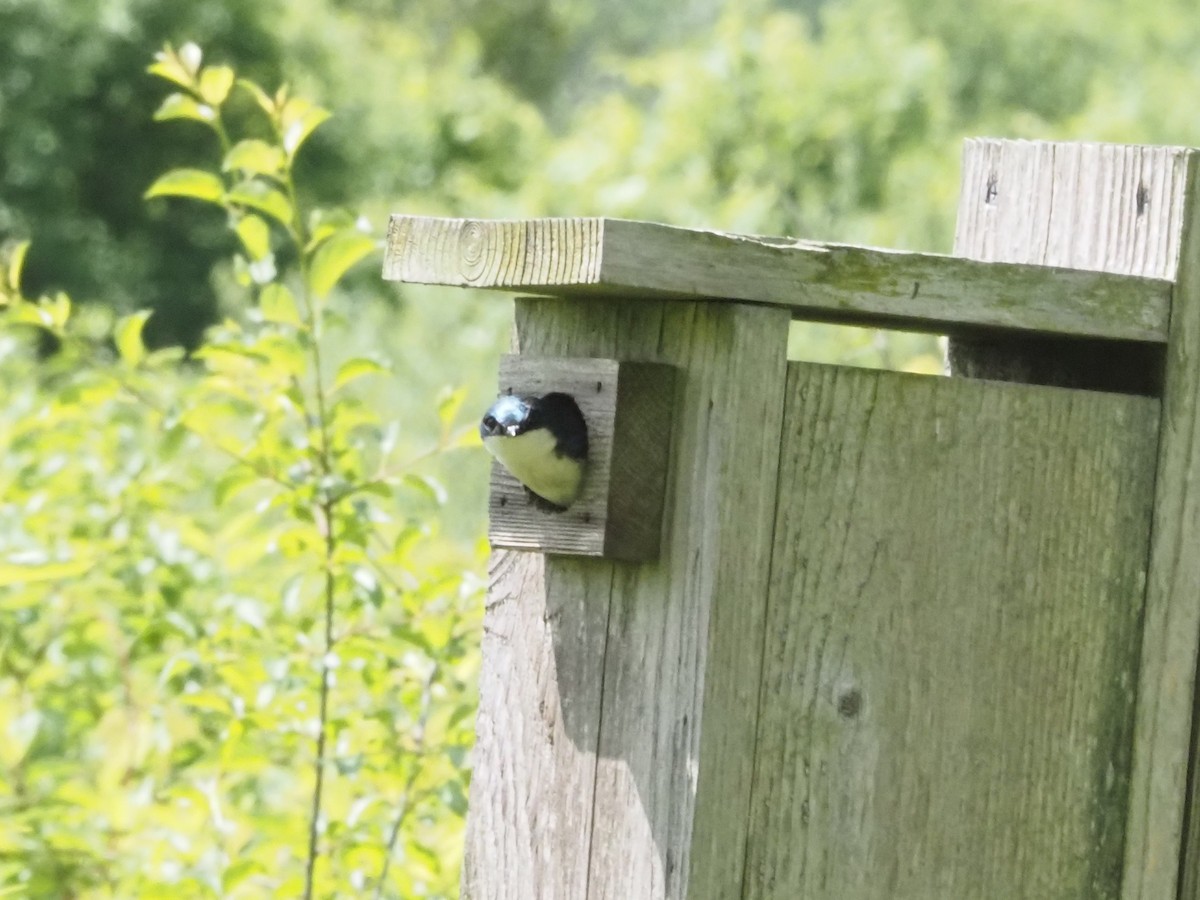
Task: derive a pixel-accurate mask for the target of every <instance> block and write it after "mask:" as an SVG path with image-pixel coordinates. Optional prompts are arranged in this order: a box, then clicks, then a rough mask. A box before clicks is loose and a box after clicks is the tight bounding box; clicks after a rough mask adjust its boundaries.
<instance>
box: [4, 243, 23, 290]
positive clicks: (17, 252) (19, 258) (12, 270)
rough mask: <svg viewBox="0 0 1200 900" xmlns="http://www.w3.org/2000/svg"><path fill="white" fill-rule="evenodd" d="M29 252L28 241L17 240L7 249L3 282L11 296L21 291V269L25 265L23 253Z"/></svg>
mask: <svg viewBox="0 0 1200 900" xmlns="http://www.w3.org/2000/svg"><path fill="white" fill-rule="evenodd" d="M28 252H29V241H18V242H17V243H16V244H14V245H13V247H12V248H11V249H10V250H9V251H8V254H7V256H8V259H7V264H6V265H5V267H4V268H5V272H4V282H5V287H6V288H7V290H8V292H9V293H10V294H11V295H13V296H19V295H20V293H21V271H22V269H23V267H24V265H25V254H26V253H28Z"/></svg>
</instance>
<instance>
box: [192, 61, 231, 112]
mask: <svg viewBox="0 0 1200 900" xmlns="http://www.w3.org/2000/svg"><path fill="white" fill-rule="evenodd" d="M233 77H234V76H233V69H231V68H229V66H209V67H208V68H206V69H205V70H204V71H203V72H201V73H200V96H201V97H203V98H204V99H205V101H206V102H208V103H211V104H212V105H213V106H220V105H221V104H222V103H224V102H225V98H226V97H228V96H229V89H230V88H232V87H233Z"/></svg>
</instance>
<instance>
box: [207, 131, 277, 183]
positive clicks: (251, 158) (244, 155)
mask: <svg viewBox="0 0 1200 900" xmlns="http://www.w3.org/2000/svg"><path fill="white" fill-rule="evenodd" d="M285 163H286V159H284V155H283V151H282V150H280V149H279V148H278V147H276V146H275V145H273V144H268V143H267V142H266V141H262V140H258V139H257V138H253V139H250V140H245V141H238V142H237V143H236V144H234V145H233V147H231V148H230V150H229V152H228V153H226V154H225V159H224V160H223V161H222V163H221V169H222V170H224V171H226V172H231V171H238V172H244V173H246V174H247V175H272V176H273V175H278V174H279V173H280V172H282V171H283V167H284V164H285Z"/></svg>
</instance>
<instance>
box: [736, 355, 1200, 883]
mask: <svg viewBox="0 0 1200 900" xmlns="http://www.w3.org/2000/svg"><path fill="white" fill-rule="evenodd" d="M1158 407H1159V404H1158V402H1157V401H1156V400H1153V399H1149V398H1144V397H1133V396H1124V395H1119V394H1099V393H1091V392H1084V391H1067V390H1061V389H1054V388H1037V387H1029V386H1025V385H1005V384H997V383H987V382H980V381H967V380H957V379H941V378H923V377H916V376H907V375H899V374H897V373H892V372H871V371H865V370H856V369H840V368H834V367H826V366H815V365H811V364H799V363H797V364H792V365H791V366H790V367H789V384H788V394H787V408H786V413H785V416H786V418H785V435H784V441H783V452H782V458H781V463H780V485H781V491H780V495H779V507H778V512H777V516H776V526H775V537H774V541H775V550H774V556H773V559H772V579H771V591H770V601H769V609H768V621H767V629H766V634H767V649H766V662H765V666H764V673H763V689H762V703H763V708H762V711H761V714H760V730H759V739H758V745H757V748H756V754H755V755H756V761H755V772H756V774H755V785H754V801H753V807H752V822H753V826H752V832H751V840H750V849H749V862H748V866H747V879H746V892H745V894H744V896H745V897H746V898H747V900H768V898H770V900H817V898H820V900H867V898H870V900H933V898H954V900H999V898H1037V900H1066V898H1072V900H1104V898H1116V897H1118V896H1119V895H1120V889H1121V855H1122V846H1123V839H1124V823H1125V814H1126V797H1127V786H1128V777H1129V770H1130V764H1131V763H1130V755H1131V747H1132V739H1131V738H1132V730H1133V718H1134V712H1133V692H1134V690H1135V687H1136V677H1137V667H1138V655H1139V645H1140V614H1141V608H1142V593H1143V588H1144V583H1143V578H1144V565H1145V558H1146V536H1147V534H1148V530H1149V524H1150V513H1151V493H1152V490H1153V478H1154V468H1155V456H1156V441H1157V435H1156V431H1157V425H1158ZM1098 436H1102V438H1098ZM1193 637H1194V635H1193ZM731 814H732V812H731Z"/></svg>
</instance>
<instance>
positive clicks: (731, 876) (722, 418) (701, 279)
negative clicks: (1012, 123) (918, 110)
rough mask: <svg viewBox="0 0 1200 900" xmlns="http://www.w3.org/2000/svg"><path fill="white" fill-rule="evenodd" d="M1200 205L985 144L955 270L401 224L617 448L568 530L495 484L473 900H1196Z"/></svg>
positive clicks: (920, 258) (1160, 153)
mask: <svg viewBox="0 0 1200 900" xmlns="http://www.w3.org/2000/svg"><path fill="white" fill-rule="evenodd" d="M1198 173H1200V152H1198V151H1194V150H1188V149H1181V148H1166V147H1126V146H1109V145H1096V144H1047V143H1026V142H1007V141H992V140H979V141H970V142H968V144H967V146H966V152H965V156H964V168H963V185H962V194H961V200H960V205H959V217H958V230H957V234H956V237H955V246H954V255H953V256H937V255H929V254H920V253H900V252H892V251H886V250H875V249H868V248H863V247H853V246H845V245H836V244H818V243H810V242H806V241H797V240H793V239H790V238H789V239H782V238H762V237H750V236H743V235H731V234H719V233H712V232H703V231H692V230H686V229H681V228H672V227H669V226H665V225H656V224H649V223H644V222H628V221H617V220H610V219H538V220H528V221H467V220H448V219H428V218H416V217H409V216H396V217H394V218H393V220H392V223H391V229H390V234H389V247H388V256H387V262H386V267H385V275H386V277H388V278H390V279H394V280H399V281H411V282H422V283H430V284H444V285H458V286H464V287H477V288H492V289H499V290H503V291H507V292H511V293H516V294H520V295H522V296H521V297H520V298H519V299H518V300H517V302H516V318H515V348H516V351H517V353H516V355H515V356H514V357H512V358H509V359H507V360H506V361H505V363H504V364H503V369H502V377H501V380H500V381H501V389H505V388H507V387H512V388H513V389H514V390H520V391H524V390H550V389H555V390H559V389H569V390H570V391H573V392H574V394H576V395H578V396H580V397H581V398H583V399H581V406H583V407H585V415H586V416H587V417H588V419H589V429H590V431H591V432H592V433H593V434H594V435H596V446H597V447H598V448H599V455H598V456H597V457H596V458H595V460H594V461H593V464H592V465H591V466H590V468H589V474H588V478H589V479H591V480H590V481H589V482H588V484H587V487H586V488H585V492H584V496H583V498H581V500H580V501H579V502H578V503H577V504H576V506H575V507H572V508H571V509H570V510H568V511H567V513H563V514H561V516H560V517H559V518H558V519H554V518H552V517H551V518H547V517H536V516H533V515H531V514H529V513H527V512H522V510H523V508H524V507H523V506H522V504H520V503H519V502H516V498H519V496H520V494H519V491H518V490H517V488H516V487H515V485H514V484H512V483H510V482H506V481H505V480H504V478H503V476H502V475H498V476H497V480H496V481H494V482H493V499H492V505H491V513H492V526H491V534H492V538H493V542H494V544H495V545H496V546H497V548H498V549H497V550H496V552H495V553H494V555H493V559H492V572H491V587H490V591H489V598H488V605H487V612H486V619H485V628H484V635H483V671H482V676H481V684H480V711H479V719H478V743H477V746H476V749H475V756H474V766H475V772H474V777H473V780H472V784H471V800H470V813H469V817H468V829H467V853H466V864H465V868H464V872H463V896H464V897H469V898H480V900H482V898H489V900H500V898H511V900H576V898H578V900H583V898H587V900H605V898H611V900H658V898H680V900H682V898H688V900H699V898H712V900H731V898H733V900H737V898H742V900H768V898H771V900H815V898H827V900H866V898H871V900H960V898H972V900H983V898H996V900H1010V898H1036V900H1065V898H1077V900H1099V898H1113V900H1117V898H1120V900H1195V898H1197V897H1200V817H1198V816H1197V793H1198V789H1197V787H1196V784H1195V779H1193V778H1192V777H1191V776H1190V774H1189V773H1190V772H1192V771H1193V770H1194V769H1195V766H1196V760H1197V748H1196V737H1195V735H1196V733H1197V729H1196V728H1195V727H1194V725H1193V718H1194V709H1195V704H1196V660H1197V649H1198V646H1200V487H1198V486H1200V405H1198V403H1200V227H1198V226H1200V205H1198V196H1197V190H1198V184H1200V181H1198V179H1200V174H1198ZM531 294H532V295H539V296H533V297H531V296H528V295H531ZM792 318H803V319H811V320H819V321H827V322H845V323H851V324H868V325H878V326H883V327H891V328H898V329H903V330H916V331H924V332H932V333H936V334H944V335H948V336H949V338H950V345H949V347H950V351H949V360H950V365H951V369H952V372H951V377H947V378H936V377H926V376H914V375H906V374H901V373H896V372H887V371H867V370H860V369H851V368H844V367H839V366H825V365H814V364H809V363H803V362H789V361H788V359H787V355H786V348H787V331H788V327H787V326H788V322H789V320H790V319H792ZM597 382H598V383H600V385H601V389H600V390H599V391H598V392H597V391H593V393H592V394H591V395H589V394H588V390H589V385H591V386H592V387H593V388H594V386H595V383H597ZM623 417H624V418H623ZM647 423H651V424H650V425H649V426H648V425H647ZM514 492H515V493H514ZM506 497H507V498H508V499H506ZM501 548H519V549H501ZM539 551H540V552H539Z"/></svg>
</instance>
